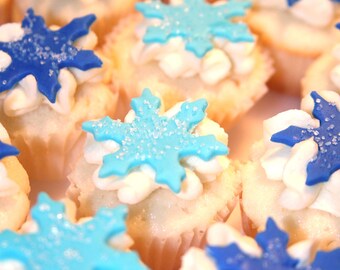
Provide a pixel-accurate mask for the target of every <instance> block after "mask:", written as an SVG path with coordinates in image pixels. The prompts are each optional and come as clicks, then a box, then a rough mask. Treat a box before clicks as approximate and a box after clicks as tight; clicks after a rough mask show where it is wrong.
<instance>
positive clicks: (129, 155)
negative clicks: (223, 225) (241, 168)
mask: <svg viewBox="0 0 340 270" xmlns="http://www.w3.org/2000/svg"><path fill="white" fill-rule="evenodd" d="M131 106H132V110H131V111H130V112H129V113H128V115H127V116H126V118H125V121H124V122H121V121H114V120H111V119H110V118H109V117H106V118H103V119H102V120H98V121H91V122H85V123H84V124H83V129H84V130H85V131H87V132H89V135H88V139H87V143H86V146H85V152H84V157H82V158H81V159H80V160H79V161H78V163H77V166H76V168H75V170H74V171H73V172H72V173H71V175H70V176H69V180H70V182H71V187H70V190H69V195H70V196H71V198H73V199H74V200H75V201H76V202H77V204H78V206H79V214H80V215H85V216H88V215H91V214H93V213H95V211H96V210H97V209H99V208H100V207H102V206H108V207H112V206H116V205H118V204H121V203H125V204H128V205H129V215H128V219H127V226H128V231H129V234H130V235H131V237H132V238H133V239H134V241H135V246H134V248H135V249H137V250H138V252H139V253H140V254H141V258H142V260H143V261H144V262H145V263H146V264H147V265H148V266H149V267H150V268H152V269H178V267H179V265H180V257H181V256H182V255H183V254H184V252H185V250H187V249H188V248H189V247H190V246H201V245H202V243H203V241H204V234H205V231H206V228H207V227H208V226H209V225H210V224H211V223H213V222H215V221H218V220H220V221H225V220H227V218H228V216H229V215H230V213H231V211H232V209H233V208H234V205H235V199H236V198H237V195H238V194H239V191H240V190H239V188H240V181H239V180H240V179H239V175H238V173H237V172H236V171H235V168H234V167H233V166H232V165H230V164H229V163H230V162H229V160H228V159H227V157H226V156H225V155H226V154H227V151H228V150H227V147H226V144H227V141H228V136H227V134H226V133H225V132H224V130H223V129H222V128H221V127H220V126H219V125H218V124H216V123H215V122H213V121H211V120H209V119H208V118H206V115H205V109H206V106H207V103H206V101H205V100H204V99H200V100H197V101H194V102H184V103H181V104H177V105H175V106H174V107H173V108H172V109H170V110H168V111H166V112H165V113H162V109H163V108H162V107H160V106H161V104H160V99H159V98H157V97H155V96H153V95H152V94H151V92H150V90H144V91H143V94H142V96H141V97H139V98H135V99H133V100H132V102H131Z"/></svg>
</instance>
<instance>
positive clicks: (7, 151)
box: [0, 141, 19, 159]
mask: <svg viewBox="0 0 340 270" xmlns="http://www.w3.org/2000/svg"><path fill="white" fill-rule="evenodd" d="M17 155H19V151H18V149H16V148H15V147H14V146H12V145H9V144H6V143H3V142H2V141H0V159H3V158H5V157H8V156H17Z"/></svg>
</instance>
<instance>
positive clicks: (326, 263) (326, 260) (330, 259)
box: [312, 248, 340, 270]
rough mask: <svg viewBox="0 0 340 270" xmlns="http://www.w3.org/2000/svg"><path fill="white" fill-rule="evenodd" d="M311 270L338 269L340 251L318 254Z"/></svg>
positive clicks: (339, 267)
mask: <svg viewBox="0 0 340 270" xmlns="http://www.w3.org/2000/svg"><path fill="white" fill-rule="evenodd" d="M312 269H321V270H326V269H340V249H339V248H338V249H335V250H332V251H330V252H324V251H320V252H318V253H317V254H316V257H315V260H314V261H313V263H312Z"/></svg>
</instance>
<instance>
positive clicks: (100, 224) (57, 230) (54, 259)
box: [0, 193, 146, 270]
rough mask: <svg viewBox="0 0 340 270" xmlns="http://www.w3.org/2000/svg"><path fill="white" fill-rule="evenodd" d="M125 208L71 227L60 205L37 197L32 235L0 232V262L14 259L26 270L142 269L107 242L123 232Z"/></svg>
mask: <svg viewBox="0 0 340 270" xmlns="http://www.w3.org/2000/svg"><path fill="white" fill-rule="evenodd" d="M126 214H127V208H126V207H125V206H119V207H116V208H111V209H104V208H102V209H100V210H99V211H98V213H97V214H96V215H95V216H94V217H93V218H92V219H91V220H90V221H87V222H85V223H82V224H79V225H77V224H73V223H71V222H69V221H68V219H67V217H66V215H65V209H64V205H63V204H62V203H59V202H54V201H52V200H51V199H50V198H49V197H48V195H47V194H44V193H42V194H40V195H39V201H38V205H37V206H35V207H34V208H33V209H32V217H33V219H34V220H35V221H36V222H37V223H38V227H39V230H38V232H36V233H29V234H17V233H15V232H12V231H9V230H5V231H3V232H1V233H0V262H4V261H8V260H15V261H18V262H20V263H21V264H23V265H24V267H25V269H27V270H38V269H56V270H78V269H81V270H95V269H96V270H114V269H116V270H122V269H132V270H146V267H145V266H144V265H142V264H141V263H140V260H139V258H138V256H137V254H136V253H134V252H130V251H121V250H115V249H113V248H111V247H110V246H109V243H108V241H109V239H110V238H111V237H115V236H118V235H120V234H122V233H125V231H126V226H125V218H126Z"/></svg>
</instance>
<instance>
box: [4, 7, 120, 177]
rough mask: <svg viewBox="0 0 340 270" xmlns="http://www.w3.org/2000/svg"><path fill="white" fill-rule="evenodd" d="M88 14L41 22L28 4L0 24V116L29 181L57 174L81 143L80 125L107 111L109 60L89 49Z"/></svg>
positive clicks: (112, 96)
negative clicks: (19, 18)
mask: <svg viewBox="0 0 340 270" xmlns="http://www.w3.org/2000/svg"><path fill="white" fill-rule="evenodd" d="M94 20H95V17H94V16H93V15H88V16H85V17H82V18H78V19H75V20H73V21H72V22H70V23H69V24H67V25H66V26H64V27H62V28H59V29H58V28H54V30H51V29H49V28H47V26H46V25H45V23H44V20H43V18H42V17H40V16H36V15H35V14H34V12H33V10H31V9H30V10H28V12H27V14H26V17H25V18H24V20H23V22H22V24H21V25H20V24H18V23H11V24H4V25H2V26H1V27H0V33H1V35H0V36H1V41H0V53H1V60H2V61H1V69H0V82H1V83H0V92H1V95H0V110H1V114H0V121H1V122H2V123H3V125H4V126H5V128H6V129H7V131H8V133H9V135H10V137H11V139H12V142H13V144H14V145H16V147H18V148H19V149H20V151H21V155H20V157H19V159H20V161H21V162H22V164H23V166H24V167H25V169H26V170H27V172H28V174H29V175H30V179H31V180H42V181H46V180H50V181H54V180H64V179H65V175H66V172H67V170H69V169H70V168H69V167H70V166H71V164H72V160H73V159H74V157H75V156H76V155H77V153H78V152H77V148H78V147H80V145H81V144H82V143H83V142H84V139H85V137H84V135H82V131H81V123H82V122H83V121H85V120H86V119H93V118H98V117H101V116H104V115H107V114H112V113H113V112H114V110H115V107H116V101H117V94H116V93H114V92H113V91H112V89H111V87H110V86H109V83H110V81H111V76H110V70H111V68H110V64H107V63H109V62H107V63H106V62H102V61H101V60H100V59H99V58H98V56H97V55H96V54H94V52H93V51H92V50H91V49H93V47H94V46H95V44H96V36H95V34H94V33H93V32H89V27H90V25H91V24H92V23H93V21H94Z"/></svg>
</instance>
